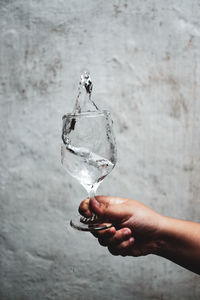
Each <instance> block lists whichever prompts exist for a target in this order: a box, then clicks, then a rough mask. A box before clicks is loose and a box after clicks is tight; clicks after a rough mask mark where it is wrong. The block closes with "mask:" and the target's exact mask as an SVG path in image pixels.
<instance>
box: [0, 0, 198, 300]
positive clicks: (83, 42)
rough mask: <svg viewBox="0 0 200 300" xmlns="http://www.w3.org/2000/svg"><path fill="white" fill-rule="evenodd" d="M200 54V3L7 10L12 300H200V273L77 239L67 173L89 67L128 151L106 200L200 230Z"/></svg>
mask: <svg viewBox="0 0 200 300" xmlns="http://www.w3.org/2000/svg"><path fill="white" fill-rule="evenodd" d="M199 49H200V2H199V1H198V0H190V1H186V0H184V1H180V0H176V1H172V0H160V1H153V0H146V1H145V0H143V1H141V0H140V1H139V0H135V1H125V0H124V1H122V0H121V1H120V0H118V1H113V0H112V1H107V0H100V1H92V0H87V1H86V0H85V1H83V0H74V1H72V0H70V1H65V0H57V1H56V0H51V1H47V0H43V1H38V0H26V1H25V0H16V1H12V0H0V120H1V123H0V124H1V126H0V136H1V143H0V151H1V152H0V153H1V155H0V182H1V185H0V209H1V210H0V241H1V242H0V299H1V300H11V299H14V300H27V299H28V300H29V299H30V300H35V299H38V300H46V299H48V300H51V299H56V300H67V299H77V300H79V299H87V300H93V299H99V300H104V299H105V300H107V299H116V300H119V299H136V300H140V299H164V300H165V299H170V300H171V299H177V300H179V299H193V300H194V299H199V298H200V279H199V277H198V276H197V275H195V274H193V273H191V272H189V271H187V270H184V269H183V268H181V267H179V266H177V265H175V264H173V263H171V262H168V261H167V260H164V259H162V258H158V257H154V256H147V257H142V258H121V257H112V256H111V255H110V254H109V253H108V252H107V250H106V249H105V248H103V247H100V246H99V245H98V243H97V241H96V240H95V239H94V238H93V237H92V236H91V235H90V234H87V233H81V232H77V231H75V230H73V229H71V228H70V226H69V219H70V216H71V215H72V214H73V212H75V211H76V209H77V207H78V204H79V202H80V200H81V199H83V198H84V197H86V193H85V191H84V190H83V188H82V187H81V186H80V185H79V184H78V183H77V182H76V181H75V180H73V179H72V178H71V177H70V176H69V175H67V174H66V173H65V171H64V170H63V168H62V167H61V165H60V144H61V139H60V135H61V117H62V115H63V114H64V113H66V112H69V111H71V110H72V107H73V104H74V100H75V97H76V93H77V83H78V80H79V74H80V71H81V70H82V69H83V68H85V67H87V68H88V69H90V72H91V76H92V78H93V80H94V99H95V100H96V103H97V105H98V106H99V107H101V108H104V109H110V110H111V111H112V115H113V119H114V122H115V131H116V136H117V142H118V153H119V155H118V165H117V167H116V168H115V170H114V171H113V173H112V174H111V175H110V176H109V177H108V178H107V179H106V180H105V181H104V182H103V184H102V185H101V187H100V189H99V193H103V194H110V195H119V196H124V197H132V198H135V199H137V200H140V201H142V202H144V203H145V204H147V205H149V206H151V207H152V208H154V209H156V210H157V211H159V212H160V213H163V214H165V215H170V216H173V217H180V218H186V219H189V220H196V221H199V215H200V198H199V193H200V180H199V178H200V134H199V129H200V85H199V78H200V64H199V61H200V51H199ZM122 83H123V84H122Z"/></svg>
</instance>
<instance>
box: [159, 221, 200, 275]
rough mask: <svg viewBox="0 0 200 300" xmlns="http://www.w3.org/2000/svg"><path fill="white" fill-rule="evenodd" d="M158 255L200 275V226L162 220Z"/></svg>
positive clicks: (193, 223) (192, 223)
mask: <svg viewBox="0 0 200 300" xmlns="http://www.w3.org/2000/svg"><path fill="white" fill-rule="evenodd" d="M161 228H162V229H161V239H160V245H159V247H158V251H157V254H158V255H160V256H162V257H165V258H167V259H170V260H171V261H173V262H175V263H177V264H179V265H181V266H183V267H185V268H187V269H189V270H191V271H193V272H195V273H197V274H200V224H199V223H195V222H189V221H182V220H178V219H173V218H167V217H163V218H162V226H161Z"/></svg>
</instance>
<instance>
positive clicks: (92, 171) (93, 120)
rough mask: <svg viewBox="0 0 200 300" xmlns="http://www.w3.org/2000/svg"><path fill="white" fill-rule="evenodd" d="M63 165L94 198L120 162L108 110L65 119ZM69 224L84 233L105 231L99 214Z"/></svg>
mask: <svg viewBox="0 0 200 300" xmlns="http://www.w3.org/2000/svg"><path fill="white" fill-rule="evenodd" d="M62 141H63V144H62V148H61V162H62V164H63V166H64V167H65V169H66V171H67V172H68V173H69V174H70V175H71V176H72V177H74V178H76V179H77V180H78V181H79V183H80V184H81V185H82V186H83V187H84V188H85V189H86V191H87V193H88V197H89V198H90V199H91V198H93V197H95V193H96V191H97V188H98V186H99V185H100V183H101V182H102V181H103V179H104V178H105V177H106V176H107V175H108V174H109V173H110V172H111V171H112V169H113V168H114V166H115V164H116V160H117V149H116V142H115V137H114V133H113V121H112V119H111V116H110V113H109V112H108V111H105V110H104V111H89V112H82V113H76V114H67V115H64V116H63V127H62ZM70 225H71V226H72V227H73V228H75V229H78V230H82V231H96V230H102V229H106V228H109V227H111V226H112V224H105V223H104V224H102V221H101V220H100V219H98V217H97V216H96V215H92V217H91V218H85V217H82V216H79V217H77V218H75V219H72V220H71V221H70Z"/></svg>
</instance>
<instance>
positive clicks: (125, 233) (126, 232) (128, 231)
mask: <svg viewBox="0 0 200 300" xmlns="http://www.w3.org/2000/svg"><path fill="white" fill-rule="evenodd" d="M130 234H131V233H130V230H128V229H125V230H124V236H126V237H127V236H129V235H130Z"/></svg>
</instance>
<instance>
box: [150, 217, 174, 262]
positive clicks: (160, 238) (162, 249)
mask: <svg viewBox="0 0 200 300" xmlns="http://www.w3.org/2000/svg"><path fill="white" fill-rule="evenodd" d="M169 230H170V218H168V217H165V216H162V215H159V222H158V231H157V235H156V241H155V245H156V247H155V251H154V252H153V253H152V254H156V255H159V256H165V253H166V251H167V249H168V247H169V240H168V233H167V232H169Z"/></svg>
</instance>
